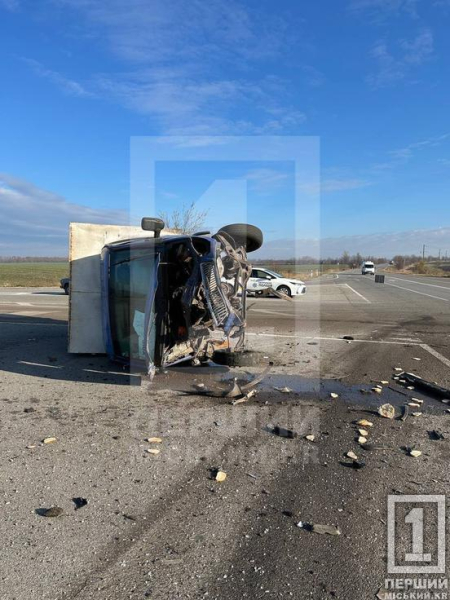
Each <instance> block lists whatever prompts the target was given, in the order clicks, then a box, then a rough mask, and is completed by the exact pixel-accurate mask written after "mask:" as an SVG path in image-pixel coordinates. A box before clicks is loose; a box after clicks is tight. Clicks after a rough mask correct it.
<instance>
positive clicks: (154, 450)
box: [145, 448, 161, 456]
mask: <svg viewBox="0 0 450 600" xmlns="http://www.w3.org/2000/svg"><path fill="white" fill-rule="evenodd" d="M145 451H146V452H147V454H153V455H154V456H158V454H159V453H160V452H161V450H159V448H146V450H145Z"/></svg>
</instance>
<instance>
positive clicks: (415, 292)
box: [385, 283, 450, 302]
mask: <svg viewBox="0 0 450 600" xmlns="http://www.w3.org/2000/svg"><path fill="white" fill-rule="evenodd" d="M385 285H390V286H391V287H395V288H398V289H399V290H403V291H404V292H412V293H413V294H419V295H420V296H428V298H434V299H435V300H443V301H444V302H450V298H441V297H440V296H432V295H431V294H425V292H418V291H417V290H411V289H410V288H405V287H402V286H401V285H395V284H394V283H386V284H385Z"/></svg>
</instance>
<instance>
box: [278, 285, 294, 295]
mask: <svg viewBox="0 0 450 600" xmlns="http://www.w3.org/2000/svg"><path fill="white" fill-rule="evenodd" d="M277 292H280V293H281V294H286V296H289V298H290V297H291V296H292V294H291V290H290V288H288V286H287V285H280V287H277Z"/></svg>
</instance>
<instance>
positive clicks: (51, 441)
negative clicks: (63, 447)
mask: <svg viewBox="0 0 450 600" xmlns="http://www.w3.org/2000/svg"><path fill="white" fill-rule="evenodd" d="M55 442H56V438H55V437H46V438H44V439H43V440H42V443H43V444H54V443H55Z"/></svg>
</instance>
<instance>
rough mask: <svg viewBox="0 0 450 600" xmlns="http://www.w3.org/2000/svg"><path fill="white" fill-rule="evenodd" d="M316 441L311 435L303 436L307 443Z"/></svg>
mask: <svg viewBox="0 0 450 600" xmlns="http://www.w3.org/2000/svg"><path fill="white" fill-rule="evenodd" d="M315 439H316V436H315V435H313V434H312V433H311V434H309V435H305V440H308V442H313V441H314V440H315Z"/></svg>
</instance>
